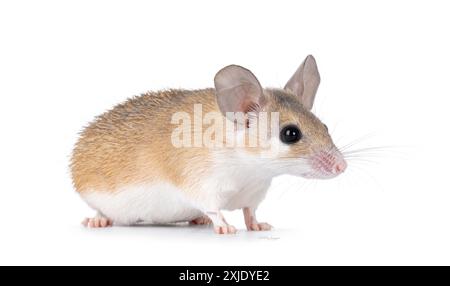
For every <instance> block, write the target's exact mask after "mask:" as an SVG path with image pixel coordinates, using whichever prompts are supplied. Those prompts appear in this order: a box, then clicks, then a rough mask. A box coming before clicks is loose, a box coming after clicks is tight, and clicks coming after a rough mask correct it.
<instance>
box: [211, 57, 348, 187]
mask: <svg viewBox="0 0 450 286" xmlns="http://www.w3.org/2000/svg"><path fill="white" fill-rule="evenodd" d="M214 83H215V88H216V95H217V102H218V105H219V108H220V110H221V112H222V113H223V114H229V112H242V113H244V114H258V113H262V112H265V113H266V114H269V117H270V114H273V112H275V113H276V114H277V116H276V117H277V120H278V124H277V128H276V129H273V128H272V129H270V130H268V131H267V134H265V137H266V138H267V141H268V142H271V144H274V143H275V144H276V145H277V152H276V153H275V155H274V156H272V157H271V158H270V159H271V160H272V162H273V164H269V165H271V166H272V168H277V169H278V170H277V171H278V172H280V173H288V174H293V175H299V176H303V177H307V178H323V179H325V178H332V177H335V176H337V175H339V174H341V173H342V172H344V170H345V169H346V167H347V163H346V161H345V160H344V158H343V156H342V154H341V153H340V152H339V150H338V148H336V146H335V145H334V143H333V141H332V139H331V136H330V135H329V133H328V128H327V126H326V125H325V124H323V123H322V122H321V121H320V120H319V119H318V118H317V117H316V116H315V115H314V114H313V113H312V112H311V108H312V106H313V103H314V97H315V95H316V91H317V89H318V87H319V83H320V76H319V72H318V69H317V65H316V61H315V59H314V57H312V56H308V57H307V58H306V59H305V60H304V61H303V63H302V64H301V65H300V67H299V68H298V69H297V71H296V72H295V73H294V75H293V76H292V77H291V79H290V80H289V81H288V82H287V84H286V86H285V87H284V89H263V88H262V87H261V85H260V83H259V81H258V80H257V78H256V77H255V76H254V75H253V74H252V73H251V72H250V71H249V70H247V69H245V68H243V67H240V66H236V65H231V66H227V67H225V68H223V69H222V70H220V71H219V72H218V73H217V74H216V76H215V78H214ZM252 118H254V116H250V115H249V116H248V117H247V122H250V123H247V124H246V125H249V126H251V125H252V123H251V121H252V120H253V119H252ZM255 120H256V119H255ZM274 130H276V131H274ZM275 133H276V134H275ZM258 134H259V133H258ZM246 151H247V152H250V153H253V154H255V152H256V153H257V152H261V148H246Z"/></svg>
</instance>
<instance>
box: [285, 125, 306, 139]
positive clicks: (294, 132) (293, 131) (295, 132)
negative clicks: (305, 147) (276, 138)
mask: <svg viewBox="0 0 450 286" xmlns="http://www.w3.org/2000/svg"><path fill="white" fill-rule="evenodd" d="M301 138H302V132H300V129H298V127H297V126H295V125H288V126H286V127H284V128H283V129H281V132H280V140H281V142H283V143H286V144H293V143H295V142H298V141H299V140H300V139H301Z"/></svg>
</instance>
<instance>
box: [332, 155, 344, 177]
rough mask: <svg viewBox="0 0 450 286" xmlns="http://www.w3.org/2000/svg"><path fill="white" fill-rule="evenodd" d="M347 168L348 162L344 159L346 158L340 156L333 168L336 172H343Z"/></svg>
mask: <svg viewBox="0 0 450 286" xmlns="http://www.w3.org/2000/svg"><path fill="white" fill-rule="evenodd" d="M345 169H347V162H346V161H345V160H344V158H342V157H340V158H339V159H337V160H335V163H334V166H333V170H334V173H335V174H340V173H343V172H344V171H345Z"/></svg>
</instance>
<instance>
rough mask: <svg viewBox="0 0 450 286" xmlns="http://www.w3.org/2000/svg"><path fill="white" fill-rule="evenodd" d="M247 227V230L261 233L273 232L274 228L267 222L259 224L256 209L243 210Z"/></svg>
mask: <svg viewBox="0 0 450 286" xmlns="http://www.w3.org/2000/svg"><path fill="white" fill-rule="evenodd" d="M243 212H244V220H245V225H246V226H247V230H254V231H261V230H271V229H272V226H271V225H270V224H268V223H266V222H258V221H257V220H256V214H255V209H254V208H243Z"/></svg>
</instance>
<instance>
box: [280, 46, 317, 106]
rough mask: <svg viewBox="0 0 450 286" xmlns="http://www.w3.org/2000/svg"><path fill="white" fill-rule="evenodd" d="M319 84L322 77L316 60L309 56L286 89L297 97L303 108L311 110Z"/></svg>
mask: <svg viewBox="0 0 450 286" xmlns="http://www.w3.org/2000/svg"><path fill="white" fill-rule="evenodd" d="M319 83H320V75H319V70H318V69H317V64H316V60H315V59H314V57H313V56H312V55H309V56H307V57H306V59H305V60H304V61H303V63H302V64H301V65H300V67H299V68H298V69H297V71H296V72H295V73H294V75H293V76H292V77H291V79H290V80H289V81H288V82H287V83H286V86H285V87H284V89H285V90H287V91H290V92H292V93H294V94H295V95H297V96H298V97H299V98H300V101H301V102H302V104H303V106H304V107H306V108H307V109H309V110H311V108H312V106H313V104H314V97H315V96H316V92H317V89H318V88H319Z"/></svg>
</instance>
